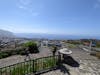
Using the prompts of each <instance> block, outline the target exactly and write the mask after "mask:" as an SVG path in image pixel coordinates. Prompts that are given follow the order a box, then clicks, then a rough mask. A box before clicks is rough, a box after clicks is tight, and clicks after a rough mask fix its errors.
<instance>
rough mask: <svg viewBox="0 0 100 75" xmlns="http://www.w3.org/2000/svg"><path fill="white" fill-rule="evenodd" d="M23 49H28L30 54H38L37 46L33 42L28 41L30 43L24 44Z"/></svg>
mask: <svg viewBox="0 0 100 75" xmlns="http://www.w3.org/2000/svg"><path fill="white" fill-rule="evenodd" d="M24 48H28V50H29V51H30V53H39V50H38V47H37V44H36V43H35V42H32V41H30V42H27V43H25V44H24Z"/></svg>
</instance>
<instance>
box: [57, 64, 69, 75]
mask: <svg viewBox="0 0 100 75" xmlns="http://www.w3.org/2000/svg"><path fill="white" fill-rule="evenodd" d="M58 69H59V70H60V71H61V72H63V73H64V74H66V73H67V74H68V75H70V73H69V69H67V68H66V67H65V66H64V65H60V66H59V67H58Z"/></svg>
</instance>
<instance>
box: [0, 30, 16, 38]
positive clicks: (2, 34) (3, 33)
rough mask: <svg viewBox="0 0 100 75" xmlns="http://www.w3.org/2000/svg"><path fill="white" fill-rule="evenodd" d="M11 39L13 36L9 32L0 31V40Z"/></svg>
mask: <svg viewBox="0 0 100 75" xmlns="http://www.w3.org/2000/svg"><path fill="white" fill-rule="evenodd" d="M5 37H7V38H13V37H15V36H14V34H13V33H12V32H10V31H6V30H2V29H0V38H5Z"/></svg>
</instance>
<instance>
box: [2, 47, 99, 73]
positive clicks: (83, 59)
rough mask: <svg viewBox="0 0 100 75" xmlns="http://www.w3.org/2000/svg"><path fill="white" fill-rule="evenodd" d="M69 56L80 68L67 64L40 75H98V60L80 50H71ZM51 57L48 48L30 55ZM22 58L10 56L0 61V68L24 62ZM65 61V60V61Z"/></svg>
mask: <svg viewBox="0 0 100 75" xmlns="http://www.w3.org/2000/svg"><path fill="white" fill-rule="evenodd" d="M71 50H72V52H73V53H72V54H71V56H72V57H73V58H74V59H75V60H76V61H78V63H79V64H80V67H71V66H69V65H67V64H63V66H62V67H60V68H58V69H56V70H53V71H50V72H47V73H43V74H41V75H100V60H99V59H97V58H96V57H93V56H90V55H89V53H87V52H85V51H83V50H81V49H71ZM48 55H51V52H50V50H49V49H48V48H41V52H40V53H39V54H32V55H31V58H32V59H33V58H39V57H42V56H48ZM23 59H24V56H19V55H18V56H11V57H8V58H5V59H1V60H0V67H2V66H5V65H6V66H7V65H10V64H14V63H18V62H21V61H24V60H23ZM66 60H67V59H66Z"/></svg>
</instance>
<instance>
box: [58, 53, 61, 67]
mask: <svg viewBox="0 0 100 75" xmlns="http://www.w3.org/2000/svg"><path fill="white" fill-rule="evenodd" d="M60 64H61V53H60V52H58V65H60Z"/></svg>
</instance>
